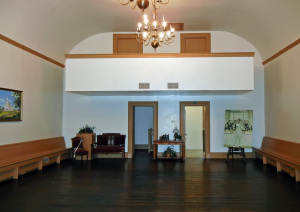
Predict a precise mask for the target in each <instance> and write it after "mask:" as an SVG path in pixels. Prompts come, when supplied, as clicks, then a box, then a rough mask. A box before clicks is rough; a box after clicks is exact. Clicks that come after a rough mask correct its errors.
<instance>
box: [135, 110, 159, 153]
mask: <svg viewBox="0 0 300 212" xmlns="http://www.w3.org/2000/svg"><path fill="white" fill-rule="evenodd" d="M153 109H154V108H153V107H151V106H148V107H145V106H136V107H134V113H133V114H134V125H133V132H134V136H133V143H134V149H135V150H137V149H140V150H147V151H148V153H150V152H151V151H152V145H153V136H152V135H153V117H154V116H153Z"/></svg>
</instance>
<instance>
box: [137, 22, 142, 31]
mask: <svg viewBox="0 0 300 212" xmlns="http://www.w3.org/2000/svg"><path fill="white" fill-rule="evenodd" d="M141 27H142V23H138V31H139V32H140V31H141Z"/></svg>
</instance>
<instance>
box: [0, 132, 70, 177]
mask: <svg viewBox="0 0 300 212" xmlns="http://www.w3.org/2000/svg"><path fill="white" fill-rule="evenodd" d="M66 158H70V149H67V148H66V145H65V141H64V138H63V137H56V138H49V139H42V140H35V141H27V142H21V143H14V144H7V145H1V146H0V181H2V180H4V179H10V178H13V179H18V177H19V175H22V174H25V173H27V172H29V171H32V170H35V169H38V170H42V169H43V167H44V166H46V165H49V164H52V163H60V161H61V160H63V159H66Z"/></svg>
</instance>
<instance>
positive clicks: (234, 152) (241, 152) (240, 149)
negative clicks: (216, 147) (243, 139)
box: [226, 146, 247, 164]
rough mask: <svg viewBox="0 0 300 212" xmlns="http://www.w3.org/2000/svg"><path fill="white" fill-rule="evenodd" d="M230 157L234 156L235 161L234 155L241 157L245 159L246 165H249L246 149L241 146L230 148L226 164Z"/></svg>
mask: <svg viewBox="0 0 300 212" xmlns="http://www.w3.org/2000/svg"><path fill="white" fill-rule="evenodd" d="M230 155H231V156H232V160H233V156H234V155H240V156H242V157H243V161H244V164H246V163H247V161H246V155H245V148H244V147H240V146H232V147H228V153H227V160H226V162H228V160H229V156H230Z"/></svg>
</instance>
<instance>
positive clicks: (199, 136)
mask: <svg viewBox="0 0 300 212" xmlns="http://www.w3.org/2000/svg"><path fill="white" fill-rule="evenodd" d="M185 140H186V157H203V106H185Z"/></svg>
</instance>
